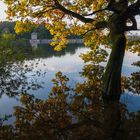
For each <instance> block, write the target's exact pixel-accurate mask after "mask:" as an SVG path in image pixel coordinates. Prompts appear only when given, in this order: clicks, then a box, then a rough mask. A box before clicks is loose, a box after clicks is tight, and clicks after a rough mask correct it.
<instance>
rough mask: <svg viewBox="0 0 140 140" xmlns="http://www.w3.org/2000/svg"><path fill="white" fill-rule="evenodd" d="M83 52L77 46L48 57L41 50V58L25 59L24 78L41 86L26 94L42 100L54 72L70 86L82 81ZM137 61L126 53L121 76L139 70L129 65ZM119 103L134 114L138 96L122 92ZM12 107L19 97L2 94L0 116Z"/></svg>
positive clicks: (45, 95) (83, 49)
mask: <svg viewBox="0 0 140 140" xmlns="http://www.w3.org/2000/svg"><path fill="white" fill-rule="evenodd" d="M87 51H88V49H87V48H85V47H77V48H75V49H74V51H67V50H66V51H65V52H63V53H62V54H58V55H57V53H56V54H55V55H54V54H52V55H49V56H48V55H47V53H48V52H47V51H44V52H43V53H44V55H43V56H40V57H38V58H37V57H36V58H34V59H33V60H25V61H24V62H23V63H22V66H23V67H29V68H31V69H32V71H29V72H27V73H25V75H26V77H27V78H26V80H27V81H28V82H35V83H38V84H41V85H42V88H39V89H37V90H36V88H35V89H34V90H33V89H30V90H28V92H29V93H30V94H34V95H35V96H36V97H38V98H40V99H46V98H47V96H48V93H49V92H50V91H51V87H52V86H53V83H52V82H51V79H53V78H54V77H55V73H56V72H58V71H61V72H62V73H63V74H65V75H67V76H68V77H69V79H70V81H69V85H70V86H74V85H75V84H76V83H77V82H82V80H83V78H81V77H80V74H79V72H80V71H82V67H83V66H84V62H83V60H82V59H81V58H80V57H79V55H80V54H81V53H85V52H87ZM45 53H46V55H45ZM137 60H139V57H138V56H137V55H136V54H132V53H130V52H126V55H125V59H124V63H123V70H122V74H123V75H127V76H129V75H130V74H131V73H132V72H136V71H139V68H138V67H135V66H132V65H131V64H132V63H133V62H136V61H137ZM121 101H122V102H125V103H126V104H127V106H128V108H129V110H130V111H137V110H139V109H140V96H138V95H133V94H131V93H126V94H125V95H123V96H122V98H121ZM16 105H20V102H19V96H15V97H13V98H10V97H9V96H7V95H5V94H3V95H2V97H1V99H0V115H1V116H3V115H5V114H10V113H12V112H13V107H14V106H16ZM11 121H12V120H11ZM9 122H10V120H9Z"/></svg>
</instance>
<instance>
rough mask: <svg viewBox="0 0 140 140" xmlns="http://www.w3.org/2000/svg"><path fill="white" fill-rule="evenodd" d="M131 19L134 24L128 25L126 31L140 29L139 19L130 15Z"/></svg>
mask: <svg viewBox="0 0 140 140" xmlns="http://www.w3.org/2000/svg"><path fill="white" fill-rule="evenodd" d="M129 19H130V20H131V22H132V26H126V29H125V31H131V30H138V29H137V21H136V19H135V17H133V16H131V15H130V16H129Z"/></svg>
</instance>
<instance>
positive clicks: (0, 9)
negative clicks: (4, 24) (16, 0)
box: [0, 2, 6, 21]
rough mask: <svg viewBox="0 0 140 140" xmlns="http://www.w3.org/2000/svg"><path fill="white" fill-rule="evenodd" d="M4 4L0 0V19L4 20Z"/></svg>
mask: <svg viewBox="0 0 140 140" xmlns="http://www.w3.org/2000/svg"><path fill="white" fill-rule="evenodd" d="M5 10H6V6H5V4H4V3H3V2H0V21H3V20H6V13H5Z"/></svg>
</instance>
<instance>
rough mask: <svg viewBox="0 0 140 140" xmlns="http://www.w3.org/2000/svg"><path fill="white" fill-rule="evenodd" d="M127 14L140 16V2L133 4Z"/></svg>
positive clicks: (138, 0)
mask: <svg viewBox="0 0 140 140" xmlns="http://www.w3.org/2000/svg"><path fill="white" fill-rule="evenodd" d="M127 12H128V13H129V14H131V15H133V16H136V15H139V14H140V0H137V1H136V2H135V3H134V4H131V5H130V6H129V7H128V9H127Z"/></svg>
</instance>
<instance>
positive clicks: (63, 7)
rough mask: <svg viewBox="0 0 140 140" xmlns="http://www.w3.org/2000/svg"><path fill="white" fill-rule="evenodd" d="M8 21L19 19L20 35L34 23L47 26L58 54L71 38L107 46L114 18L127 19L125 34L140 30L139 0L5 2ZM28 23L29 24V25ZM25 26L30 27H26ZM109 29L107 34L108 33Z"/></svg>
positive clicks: (15, 0)
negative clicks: (139, 26) (138, 17)
mask: <svg viewBox="0 0 140 140" xmlns="http://www.w3.org/2000/svg"><path fill="white" fill-rule="evenodd" d="M4 2H5V3H6V4H7V6H8V10H7V13H8V17H9V18H10V19H11V18H13V19H18V20H19V21H18V22H17V26H16V28H15V29H16V31H17V33H20V32H23V31H26V30H27V31H28V30H29V26H30V25H32V24H33V23H35V24H38V23H42V22H43V23H45V25H46V27H47V29H49V31H50V32H51V34H52V35H54V37H53V40H54V42H53V43H52V44H51V45H53V46H55V49H56V50H61V49H62V48H63V47H64V46H65V44H66V43H68V40H67V36H69V35H70V34H74V35H82V37H83V36H84V42H85V45H86V46H92V47H93V48H94V47H95V48H96V47H97V46H99V45H100V44H104V45H105V44H108V42H107V37H108V36H107V34H108V32H107V30H109V20H110V18H111V15H113V14H116V13H117V14H120V15H122V16H124V17H125V21H126V23H127V22H128V23H129V24H130V26H127V25H126V28H125V29H124V31H130V30H137V25H136V19H135V16H136V15H138V14H139V13H140V9H139V7H140V1H139V0H86V1H85V0H4ZM26 23H27V24H26ZM25 25H27V26H26V27H25ZM105 29H107V30H105Z"/></svg>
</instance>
